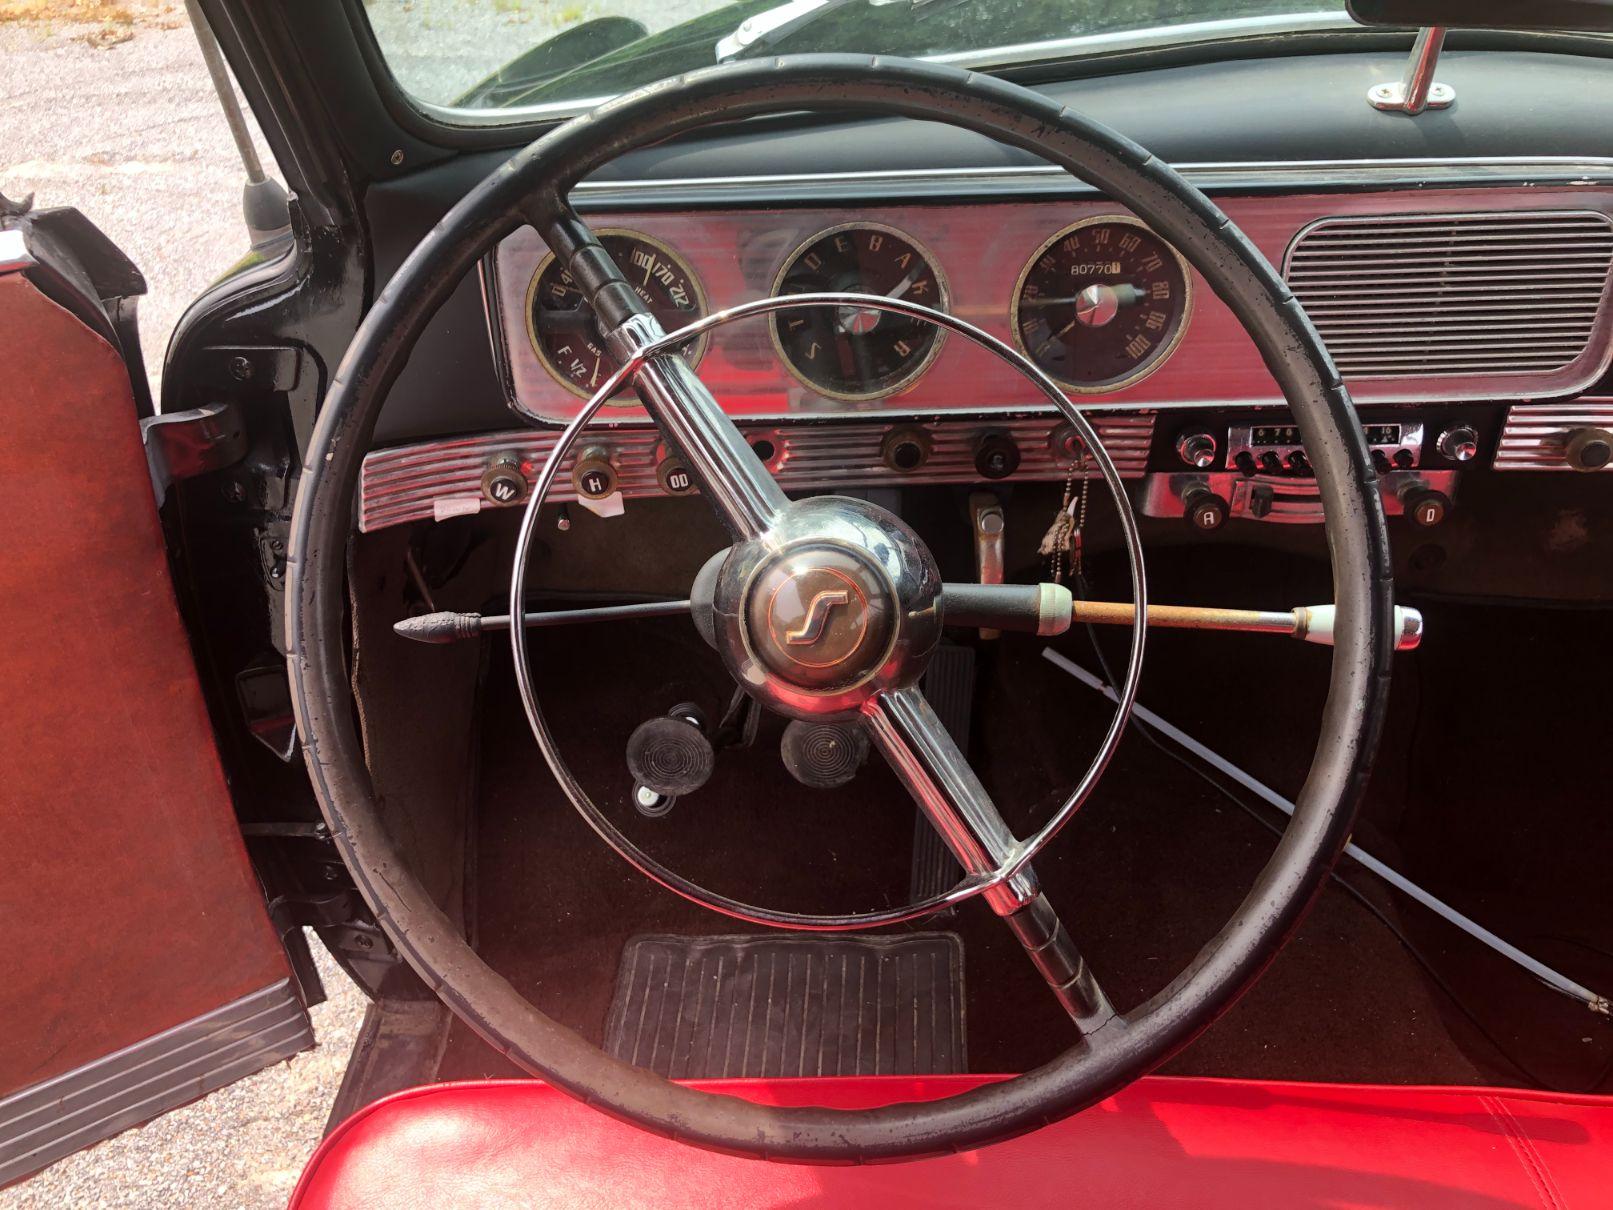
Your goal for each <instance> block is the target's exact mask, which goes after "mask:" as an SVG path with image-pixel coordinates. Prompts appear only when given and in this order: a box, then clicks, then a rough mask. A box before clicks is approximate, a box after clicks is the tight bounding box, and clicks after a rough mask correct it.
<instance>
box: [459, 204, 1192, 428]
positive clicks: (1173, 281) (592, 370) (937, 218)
mask: <svg viewBox="0 0 1613 1210" xmlns="http://www.w3.org/2000/svg"><path fill="white" fill-rule="evenodd" d="M1076 209H1085V210H1094V206H1093V204H1092V203H1087V204H1085V205H1084V206H1083V207H1080V208H1077V207H1072V206H1069V205H1058V204H1040V203H1032V204H1028V205H1013V206H1001V207H994V208H990V209H986V208H978V207H967V208H966V207H961V206H929V207H903V208H900V209H893V210H890V211H881V212H879V216H878V217H877V218H876V217H871V216H870V217H863V216H857V217H854V218H847V216H846V215H845V214H844V212H835V211H812V210H775V211H730V212H710V211H708V212H696V213H683V214H678V215H667V214H643V215H632V216H619V217H618V216H613V217H612V219H611V220H610V221H609V222H608V224H607V223H606V222H604V221H600V222H599V223H598V224H597V229H598V231H599V234H600V238H601V241H602V242H603V243H604V245H605V247H606V248H607V249H608V250H609V251H610V252H611V253H612V255H613V256H614V257H615V259H616V261H617V263H618V264H619V265H620V266H621V268H622V271H623V273H624V274H625V275H626V277H627V279H628V281H629V283H630V284H631V285H632V286H633V288H634V289H635V290H637V291H638V293H639V295H640V297H641V298H643V299H644V301H645V303H646V304H647V305H648V307H649V308H650V310H651V311H652V312H653V313H654V314H655V316H656V318H657V319H658V320H659V321H660V323H661V324H662V326H663V327H664V328H666V329H667V330H669V331H670V330H672V329H674V328H677V327H679V326H682V325H683V324H686V323H688V322H690V321H691V320H693V319H695V318H698V317H700V316H702V315H705V314H707V313H709V311H710V309H711V308H713V307H716V308H722V307H725V306H731V305H734V304H736V303H740V302H744V301H750V300H753V299H757V298H762V297H767V296H770V295H784V296H788V295H792V294H809V293H822V292H839V293H859V294H875V295H880V296H883V297H887V298H892V299H905V300H908V301H911V302H915V303H920V304H923V305H924V306H927V307H931V308H934V309H937V310H941V311H945V312H948V313H950V314H954V315H957V316H959V317H960V318H962V319H965V320H967V321H969V322H971V323H973V324H975V325H977V326H979V327H982V328H984V329H985V330H986V331H988V332H990V333H991V334H992V335H994V336H996V337H998V338H999V339H1002V340H1005V341H1008V342H1009V343H1011V344H1013V345H1014V346H1015V347H1016V348H1018V349H1019V350H1020V351H1021V352H1023V353H1024V354H1025V355H1026V356H1027V357H1029V358H1030V359H1031V360H1032V361H1033V362H1034V363H1036V364H1037V365H1038V366H1039V367H1041V368H1042V369H1043V370H1044V371H1046V373H1047V374H1048V375H1049V376H1051V377H1052V378H1053V379H1054V380H1055V381H1056V382H1058V383H1059V384H1060V385H1061V386H1062V387H1063V388H1064V389H1065V390H1066V391H1068V392H1069V393H1070V394H1071V395H1072V396H1077V395H1083V396H1090V395H1107V394H1110V393H1113V392H1122V391H1124V390H1125V389H1126V388H1130V387H1134V386H1135V385H1136V384H1138V383H1140V382H1142V381H1143V380H1144V379H1145V378H1148V377H1149V376H1150V375H1152V374H1154V373H1155V372H1156V371H1158V370H1160V369H1161V368H1162V367H1163V366H1165V365H1166V363H1167V362H1168V361H1169V359H1170V358H1171V356H1172V354H1173V353H1174V352H1175V351H1176V349H1177V348H1178V346H1179V345H1180V344H1181V342H1182V340H1183V337H1184V335H1185V334H1186V332H1187V330H1188V326H1189V321H1190V318H1191V315H1192V311H1193V306H1194V294H1195V291H1194V282H1193V274H1192V271H1191V270H1190V269H1189V268H1188V266H1187V264H1186V262H1185V261H1184V260H1183V259H1182V258H1181V256H1180V255H1179V254H1178V253H1177V252H1176V251H1175V249H1173V248H1172V247H1171V246H1170V245H1169V244H1167V243H1166V242H1165V241H1164V240H1162V239H1161V238H1160V237H1159V236H1157V235H1156V234H1154V232H1152V231H1151V230H1149V229H1148V227H1147V226H1146V225H1144V224H1143V223H1142V222H1140V221H1138V220H1137V219H1135V218H1133V217H1131V216H1130V215H1128V214H1124V213H1117V212H1115V210H1114V208H1113V207H1112V206H1110V207H1104V208H1101V209H1098V210H1096V211H1095V212H1094V213H1090V214H1082V215H1081V216H1080V217H1077V218H1075V219H1074V220H1073V221H1071V212H1072V210H1076ZM484 273H485V274H486V278H487V286H488V294H489V296H490V298H491V299H493V300H494V302H495V304H496V305H495V307H494V308H493V309H494V312H495V314H494V317H493V319H494V329H495V332H496V333H497V334H498V335H499V336H500V337H501V338H502V347H503V352H504V358H503V362H504V369H505V371H506V377H507V380H508V383H509V388H510V390H509V394H510V399H511V402H512V403H513V404H514V405H515V406H516V408H517V409H518V410H521V411H523V412H526V413H527V414H529V415H531V416H533V417H534V418H538V419H543V420H548V421H553V422H562V421H564V420H566V419H568V418H569V416H570V415H571V414H574V413H575V410H576V407H577V406H578V405H577V403H576V400H578V399H585V398H587V397H588V396H589V395H591V394H592V392H593V390H594V389H595V388H596V387H597V385H598V384H599V383H600V382H602V381H604V380H605V379H606V378H608V377H609V375H610V373H611V372H612V370H613V369H614V368H615V367H614V363H613V362H612V361H611V359H610V355H609V354H608V353H607V352H606V351H605V349H604V347H603V341H602V340H601V337H600V334H599V332H598V331H597V329H596V327H595V324H594V321H593V316H592V314H591V312H589V311H588V310H587V308H586V307H585V306H584V305H583V304H582V302H581V297H580V293H579V291H578V290H577V288H576V286H575V284H574V283H573V282H572V281H571V280H570V275H569V273H567V272H565V271H564V270H563V269H561V267H560V266H559V265H558V263H557V262H556V261H555V259H554V257H553V255H552V254H550V253H549V252H548V251H547V249H545V248H544V246H543V245H542V243H541V242H540V241H539V240H538V238H537V236H536V234H535V233H533V232H531V231H529V230H523V231H521V232H518V233H517V234H515V235H513V236H511V237H509V238H508V239H506V240H505V241H504V242H503V244H501V246H500V247H499V249H498V250H497V251H496V252H495V253H494V254H493V255H492V256H491V257H490V258H489V259H488V261H487V262H486V264H485V265H484ZM684 355H685V356H687V357H688V358H689V359H690V361H691V363H692V364H694V365H695V366H696V368H697V369H699V371H700V372H701V375H702V377H703V378H705V380H706V382H707V384H708V385H709V386H710V387H711V388H712V389H713V391H715V392H716V393H717V394H718V396H719V398H721V399H722V400H723V401H724V406H725V407H728V408H730V409H731V410H733V411H734V413H735V414H736V415H742V416H746V417H754V418H776V419H782V418H787V417H793V416H803V415H805V416H814V415H816V416H824V415H845V414H848V413H849V414H857V413H863V412H870V411H873V412H880V413H885V414H888V413H890V412H892V411H895V412H898V413H903V414H913V415H916V414H920V413H923V412H928V411H952V410H969V411H971V412H981V411H993V410H1019V411H1023V410H1024V409H1025V408H1027V407H1033V408H1035V407H1042V408H1045V400H1040V399H1039V397H1038V396H1037V394H1036V391H1035V388H1034V387H1032V386H1030V384H1028V383H1026V382H1025V381H1024V380H1023V379H1021V378H1020V377H1019V376H1018V375H1017V373H1016V372H1015V371H1013V370H1012V369H1011V367H1009V366H1007V365H1005V364H1004V363H1002V362H1001V361H1000V360H998V359H997V358H996V357H994V356H993V355H991V354H990V353H988V352H986V351H984V350H981V349H975V348H971V347H970V342H969V341H967V340H966V339H964V338H962V337H960V336H958V335H957V334H956V333H948V332H947V331H945V330H944V329H941V328H939V327H937V326H936V325H934V324H931V323H927V322H925V321H924V320H923V319H920V318H916V317H911V316H908V315H904V314H897V313H894V312H890V311H882V310H878V309H875V308H872V307H857V306H851V305H842V306H816V307H801V308H796V309H792V310H785V311H779V312H775V313H773V314H771V315H769V316H767V317H766V318H765V319H759V320H755V321H745V322H743V323H739V324H734V325H731V326H726V327H721V328H719V329H717V330H715V331H714V332H710V333H707V334H706V335H705V336H703V337H702V338H701V339H700V340H699V341H697V342H695V344H693V345H692V346H690V347H689V348H688V349H686V350H685V354H684ZM617 402H619V403H620V404H621V405H622V406H624V407H634V406H635V405H634V402H633V400H632V398H631V395H630V394H629V393H626V392H624V395H623V397H622V398H621V399H620V400H619V401H617ZM611 418H612V417H611V416H610V415H607V417H606V420H607V421H608V420H610V419H611ZM614 418H616V419H623V418H625V417H623V416H622V415H621V414H620V413H616V414H615V417H614Z"/></svg>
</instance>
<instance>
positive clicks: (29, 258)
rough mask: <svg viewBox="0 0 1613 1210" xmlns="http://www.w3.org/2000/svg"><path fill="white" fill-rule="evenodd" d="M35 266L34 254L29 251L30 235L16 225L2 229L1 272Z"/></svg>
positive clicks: (0, 246)
mask: <svg viewBox="0 0 1613 1210" xmlns="http://www.w3.org/2000/svg"><path fill="white" fill-rule="evenodd" d="M33 266H34V256H33V253H31V252H29V251H28V237H27V236H26V235H24V234H23V233H22V232H21V231H19V230H17V229H16V228H15V227H13V228H12V229H10V230H9V231H0V274H6V273H17V272H19V271H21V270H23V269H31V268H33Z"/></svg>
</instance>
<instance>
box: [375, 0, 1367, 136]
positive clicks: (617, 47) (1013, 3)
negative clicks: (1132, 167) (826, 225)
mask: <svg viewBox="0 0 1613 1210" xmlns="http://www.w3.org/2000/svg"><path fill="white" fill-rule="evenodd" d="M364 7H365V13H366V14H367V15H368V17H369V22H370V26H371V28H372V29H373V31H374V33H375V38H376V41H377V42H378V44H379V45H380V47H381V50H382V53H383V54H384V55H385V57H386V60H387V63H388V65H389V66H390V68H391V69H392V73H393V75H394V76H396V77H397V80H398V82H399V83H400V84H401V85H402V86H403V88H404V89H405V90H406V91H407V92H409V93H410V94H411V95H413V97H414V98H415V99H416V100H417V101H420V102H423V103H425V104H427V105H430V106H435V107H443V108H447V109H452V110H459V111H461V116H462V117H465V118H474V117H475V115H476V113H477V112H478V111H501V112H502V115H503V116H504V117H505V118H507V117H508V116H509V115H508V111H509V110H512V109H538V110H543V109H553V108H556V107H564V106H568V105H577V104H579V103H582V102H591V101H595V100H598V99H600V98H603V97H608V96H613V95H615V94H617V93H620V92H624V91H626V90H628V89H630V88H634V87H637V86H638V85H640V84H647V83H650V82H651V81H654V80H659V79H662V78H664V77H666V76H670V75H675V74H678V73H680V72H686V71H692V70H694V69H696V68H700V67H709V66H711V65H712V64H714V63H719V62H725V61H731V60H734V59H743V58H747V57H751V56H755V55H772V54H797V53H802V52H809V51H850V52H857V53H862V54H885V55H905V56H909V57H914V58H930V59H939V60H942V61H946V62H955V63H961V64H967V65H968V66H971V67H990V66H994V65H1002V64H1006V63H1011V62H1021V61H1025V60H1034V59H1046V58H1058V57H1063V56H1079V55H1083V54H1092V53H1097V52H1101V51H1104V50H1117V49H1125V48H1128V47H1133V46H1150V45H1155V46H1157V45H1170V44H1173V43H1182V42H1191V41H1202V40H1205V39H1213V38H1225V37H1236V36H1239V35H1242V34H1258V33H1275V32H1287V31H1291V30H1302V29H1315V28H1328V27H1337V26H1345V25H1348V24H1349V21H1348V18H1347V17H1346V16H1345V13H1344V5H1343V0H1338V2H1336V3H1317V2H1316V0H1311V2H1310V3H1306V0H739V2H738V3H733V2H731V0H365V6H364Z"/></svg>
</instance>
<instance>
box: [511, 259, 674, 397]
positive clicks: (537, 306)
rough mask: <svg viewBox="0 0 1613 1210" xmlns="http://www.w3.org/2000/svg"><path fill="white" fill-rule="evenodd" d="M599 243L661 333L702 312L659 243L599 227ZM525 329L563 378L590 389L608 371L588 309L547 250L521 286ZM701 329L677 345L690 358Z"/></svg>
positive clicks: (611, 368)
mask: <svg viewBox="0 0 1613 1210" xmlns="http://www.w3.org/2000/svg"><path fill="white" fill-rule="evenodd" d="M599 242H600V243H601V244H603V245H604V247H605V251H607V252H609V253H610V255H611V258H612V259H613V260H614V261H615V262H616V264H617V266H618V267H619V268H620V269H621V271H622V276H623V277H625V278H626V279H627V282H628V284H629V285H631V286H632V287H633V289H634V290H635V291H636V292H637V293H638V296H639V297H640V298H642V299H643V300H644V303H645V305H646V306H648V307H649V309H650V311H651V313H652V314H654V316H655V318H656V319H657V320H658V321H659V322H660V324H661V326H662V327H663V328H665V329H666V330H667V331H668V332H671V331H673V330H674V329H677V328H681V327H683V325H684V324H686V323H689V322H691V321H692V320H695V319H698V318H700V316H702V315H704V314H705V313H706V299H705V295H704V293H702V291H701V289H700V283H699V282H698V281H697V280H696V279H695V276H694V273H693V272H692V271H691V270H690V269H689V267H688V266H687V265H685V264H684V263H683V261H682V260H680V259H679V258H678V256H677V255H676V254H675V253H674V252H673V251H672V250H671V249H670V248H668V247H667V246H666V245H665V244H662V243H660V242H659V241H657V240H653V239H651V238H650V237H649V236H647V235H643V234H640V233H639V232H636V231H620V230H605V231H601V232H599ZM526 312H527V333H528V335H529V336H531V338H532V348H533V349H534V350H535V351H536V352H537V354H538V357H539V359H540V360H541V361H542V362H543V364H544V365H545V366H546V367H547V368H548V370H549V372H550V373H551V374H553V375H554V376H555V378H556V379H558V380H559V381H560V382H561V383H562V384H563V385H565V386H566V387H568V388H570V389H571V390H572V391H575V392H576V393H577V394H579V395H584V396H587V395H592V394H593V393H594V392H595V391H597V390H598V389H599V387H600V386H601V385H602V384H603V383H604V382H605V381H606V380H607V379H609V378H610V376H611V374H613V373H614V372H615V370H616V362H615V361H614V360H612V359H611V356H610V354H609V353H607V352H606V351H605V345H604V341H603V340H602V339H601V337H600V333H599V327H598V324H597V323H596V322H595V320H594V312H593V310H592V309H591V308H590V307H589V306H588V305H587V304H586V303H585V302H583V297H582V291H581V290H580V289H579V288H578V286H577V283H576V282H575V281H573V280H572V278H571V273H570V271H569V270H567V269H563V268H561V266H560V262H559V261H558V260H556V259H555V258H554V257H553V256H548V257H545V258H544V261H543V263H542V264H541V265H539V266H538V270H537V272H536V273H534V274H533V275H532V284H531V286H530V287H528V289H527V299H526ZM705 348H706V337H705V336H702V337H701V338H700V339H699V340H697V341H695V342H694V343H693V344H692V345H691V346H689V347H688V348H686V349H685V350H684V356H685V357H687V358H688V359H689V360H690V362H691V363H694V362H698V361H699V360H700V355H701V354H702V353H704V352H705Z"/></svg>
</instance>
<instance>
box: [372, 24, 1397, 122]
mask: <svg viewBox="0 0 1613 1210" xmlns="http://www.w3.org/2000/svg"><path fill="white" fill-rule="evenodd" d="M1298 2H1300V3H1302V2H1303V0H1298ZM344 7H346V8H347V9H348V12H349V14H350V16H351V18H352V21H353V24H354V27H355V28H354V33H355V35H356V36H357V38H358V40H359V42H360V44H361V46H362V47H363V51H364V58H365V59H366V61H367V62H368V63H369V65H370V68H371V71H372V73H374V74H375V76H376V78H377V82H378V83H380V84H381V85H382V86H383V88H384V89H385V91H386V92H389V93H391V94H392V97H393V98H394V99H395V100H397V101H400V102H402V103H403V105H405V106H406V107H407V108H408V109H409V110H411V111H413V113H414V114H415V115H417V116H418V117H421V118H424V119H426V120H427V121H428V122H429V123H430V124H431V125H432V126H433V127H435V128H437V130H439V131H441V130H445V129H446V130H456V131H460V132H476V131H481V132H489V131H497V132H501V133H508V132H509V130H510V129H511V128H514V127H534V128H536V127H547V126H551V125H555V124H558V123H560V122H563V121H566V120H568V119H570V118H574V117H577V116H579V115H581V114H585V113H588V112H590V111H591V110H593V109H596V108H598V107H599V106H600V105H602V104H604V103H605V102H606V101H609V100H612V99H613V97H614V96H616V95H620V94H612V93H607V94H602V95H600V96H593V97H582V98H578V99H576V100H567V101H551V102H545V103H542V104H538V105H522V106H514V107H511V108H508V109H497V108H467V107H462V106H453V105H441V104H437V103H435V102H431V101H427V100H425V99H424V98H422V97H419V96H417V95H416V94H414V93H412V92H410V91H409V90H408V88H407V87H405V86H404V84H403V82H402V81H401V80H399V79H398V78H397V76H396V74H395V73H394V72H393V70H392V66H391V64H390V62H389V61H388V60H387V56H386V51H385V49H384V48H383V47H382V45H381V43H380V41H379V39H378V38H377V37H376V34H375V30H374V28H373V27H372V26H371V25H370V22H369V17H368V15H367V14H366V13H365V11H364V5H363V2H362V0H348V3H347V4H346V5H345V6H344ZM1385 32H1394V31H1384V30H1377V31H1369V30H1367V29H1365V28H1363V27H1362V26H1361V25H1359V24H1357V23H1356V22H1355V21H1353V20H1351V19H1350V17H1349V16H1348V14H1347V13H1345V12H1344V11H1343V10H1342V9H1340V10H1339V11H1336V12H1317V11H1315V10H1307V11H1295V12H1289V13H1266V14H1260V15H1256V16H1244V17H1229V18H1222V19H1218V20H1213V21H1193V22H1181V23H1176V24H1170V25H1155V26H1147V27H1143V28H1139V29H1134V30H1119V31H1111V32H1108V33H1101V34H1084V35H1079V36H1076V37H1070V38H1056V39H1050V40H1048V41H1044V42H1027V43H1019V44H1016V45H1009V46H994V47H987V48H984V49H981V50H968V51H955V52H952V53H950V54H943V55H927V56H923V57H922V60H921V61H923V62H926V63H941V64H947V65H949V66H953V67H960V68H965V69H968V70H972V71H987V72H993V71H1004V70H1008V69H1013V68H1026V67H1030V66H1033V65H1051V64H1057V63H1069V62H1079V61H1086V60H1103V59H1108V58H1111V57H1113V56H1119V55H1138V54H1148V53H1150V52H1168V51H1182V50H1192V49H1194V48H1207V47H1209V46H1212V45H1215V44H1217V43H1239V42H1248V41H1269V40H1270V39H1273V38H1285V37H1303V36H1305V35H1317V34H1340V33H1346V34H1356V35H1361V34H1369V35H1370V34H1373V33H1377V34H1379V35H1381V34H1382V33H1385ZM1401 36H1404V31H1401ZM716 65H717V62H716V58H715V56H714V57H713V59H712V66H716ZM645 83H646V84H648V83H653V81H648V80H646V81H645Z"/></svg>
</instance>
